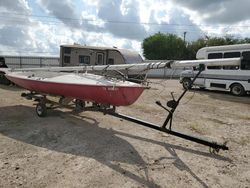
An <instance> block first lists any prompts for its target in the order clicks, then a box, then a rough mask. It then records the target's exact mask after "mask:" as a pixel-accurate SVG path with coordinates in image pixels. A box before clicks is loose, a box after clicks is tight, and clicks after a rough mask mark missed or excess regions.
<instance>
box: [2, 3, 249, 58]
mask: <svg viewBox="0 0 250 188" xmlns="http://www.w3.org/2000/svg"><path fill="white" fill-rule="evenodd" d="M249 7H250V1H249V0H74V1H72V0H1V1H0V20H1V21H0V53H2V54H14V53H16V54H21V55H28V54H30V55H48V54H49V55H57V56H59V46H60V45H61V44H73V43H74V42H75V43H79V44H83V45H84V44H86V45H95V46H109V47H112V46H116V47H119V48H126V49H132V50H135V51H138V52H139V53H141V52H142V50H141V43H142V41H143V39H144V38H145V37H148V36H150V35H153V34H154V33H156V32H162V33H167V32H168V33H174V34H177V35H178V36H180V37H183V33H184V32H187V34H186V40H188V41H192V40H195V39H197V38H200V37H204V36H223V35H226V34H229V35H234V36H236V37H250V11H249Z"/></svg>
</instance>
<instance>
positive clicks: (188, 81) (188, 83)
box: [182, 78, 192, 89]
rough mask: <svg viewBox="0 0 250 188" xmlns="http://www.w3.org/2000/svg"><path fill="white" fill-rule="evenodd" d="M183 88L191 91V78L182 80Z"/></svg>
mask: <svg viewBox="0 0 250 188" xmlns="http://www.w3.org/2000/svg"><path fill="white" fill-rule="evenodd" d="M182 87H183V88H184V89H191V88H192V87H191V79H190V78H183V80H182Z"/></svg>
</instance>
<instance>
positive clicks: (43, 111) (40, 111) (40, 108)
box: [36, 102, 47, 117]
mask: <svg viewBox="0 0 250 188" xmlns="http://www.w3.org/2000/svg"><path fill="white" fill-rule="evenodd" d="M36 114H37V115H38V116H39V117H45V116H46V115H47V107H46V104H44V103H41V102H39V103H38V104H37V105H36Z"/></svg>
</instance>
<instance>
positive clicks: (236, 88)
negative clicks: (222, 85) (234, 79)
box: [230, 84, 245, 96]
mask: <svg viewBox="0 0 250 188" xmlns="http://www.w3.org/2000/svg"><path fill="white" fill-rule="evenodd" d="M230 92H231V93H232V94H233V95H235V96H242V95H244V94H245V89H244V87H243V86H242V85H241V84H233V85H232V86H231V87H230Z"/></svg>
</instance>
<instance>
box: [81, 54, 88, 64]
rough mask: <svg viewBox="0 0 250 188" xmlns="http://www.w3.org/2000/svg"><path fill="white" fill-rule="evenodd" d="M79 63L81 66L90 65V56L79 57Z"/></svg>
mask: <svg viewBox="0 0 250 188" xmlns="http://www.w3.org/2000/svg"><path fill="white" fill-rule="evenodd" d="M79 63H80V64H86V65H89V64H90V56H84V55H79Z"/></svg>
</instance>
